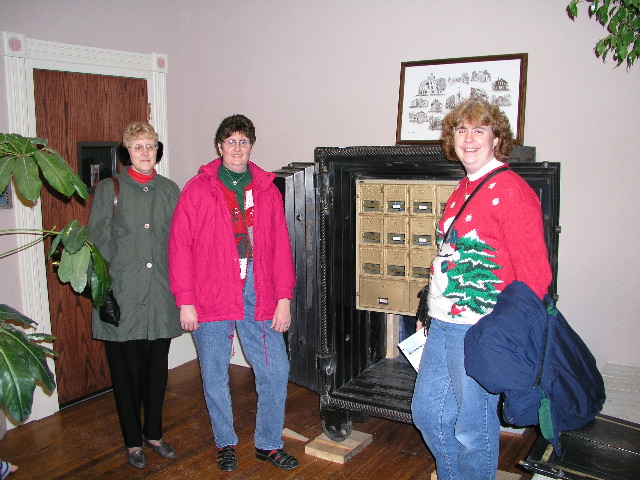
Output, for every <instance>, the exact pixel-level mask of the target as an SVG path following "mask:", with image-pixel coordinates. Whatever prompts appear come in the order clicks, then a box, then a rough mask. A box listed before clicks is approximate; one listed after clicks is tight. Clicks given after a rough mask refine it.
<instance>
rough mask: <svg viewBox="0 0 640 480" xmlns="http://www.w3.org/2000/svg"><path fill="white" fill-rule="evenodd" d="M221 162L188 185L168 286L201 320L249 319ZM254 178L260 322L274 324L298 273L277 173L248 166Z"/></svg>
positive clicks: (175, 224) (175, 227) (176, 220)
mask: <svg viewBox="0 0 640 480" xmlns="http://www.w3.org/2000/svg"><path fill="white" fill-rule="evenodd" d="M221 164H222V161H221V159H219V158H218V159H216V160H214V161H212V162H210V163H208V164H207V165H203V166H202V167H201V168H200V171H199V172H198V175H196V176H195V177H193V178H192V179H191V180H189V182H187V184H186V185H185V187H184V189H183V191H182V194H181V195H180V199H179V200H178V204H177V205H176V209H175V211H174V214H173V220H172V223H171V232H170V234H169V285H170V287H171V292H172V293H173V295H174V296H175V298H176V305H177V306H178V307H180V306H182V305H195V307H196V311H197V312H198V321H199V322H210V321H217V320H241V319H243V318H244V305H243V299H242V288H243V283H242V280H241V279H240V265H239V259H238V249H237V247H236V243H235V239H234V234H233V229H232V226H231V215H230V213H229V209H228V207H227V203H226V201H225V198H224V193H223V188H225V187H224V186H223V184H222V182H221V181H220V179H219V178H218V169H219V168H220V165H221ZM248 166H249V171H250V172H251V177H252V183H251V185H252V188H253V200H254V208H255V213H254V220H253V272H254V284H255V293H256V308H255V320H262V321H263V320H272V319H273V314H274V312H275V309H276V305H277V303H278V300H279V299H281V298H289V299H292V298H293V288H294V286H295V274H294V269H293V258H292V256H291V245H290V243H289V232H288V230H287V223H286V219H285V216H284V207H283V203H282V195H281V194H280V191H279V190H278V188H277V187H276V186H275V185H274V184H273V179H274V178H275V175H274V174H273V173H270V172H266V171H265V170H263V169H261V168H260V167H258V166H257V165H256V164H254V163H252V162H249V165H248Z"/></svg>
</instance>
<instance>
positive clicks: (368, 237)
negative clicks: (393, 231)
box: [359, 215, 384, 245]
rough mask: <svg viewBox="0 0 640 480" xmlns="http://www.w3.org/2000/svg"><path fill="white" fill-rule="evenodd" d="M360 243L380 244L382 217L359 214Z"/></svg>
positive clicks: (381, 238)
mask: <svg viewBox="0 0 640 480" xmlns="http://www.w3.org/2000/svg"><path fill="white" fill-rule="evenodd" d="M359 220H360V243H361V244H365V245H367V244H377V245H382V243H383V241H384V239H383V236H382V232H383V222H382V217H376V216H373V215H361V216H360V218H359Z"/></svg>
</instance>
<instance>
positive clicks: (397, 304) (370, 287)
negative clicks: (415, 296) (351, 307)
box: [359, 277, 409, 312]
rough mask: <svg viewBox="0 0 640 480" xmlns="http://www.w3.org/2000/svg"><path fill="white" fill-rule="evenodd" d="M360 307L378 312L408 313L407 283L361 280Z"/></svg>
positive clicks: (371, 279)
mask: <svg viewBox="0 0 640 480" xmlns="http://www.w3.org/2000/svg"><path fill="white" fill-rule="evenodd" d="M359 293H360V307H361V308H368V309H371V310H376V311H394V312H404V311H406V305H405V304H406V299H407V295H408V293H409V285H408V283H407V282H404V281H398V280H376V279H373V278H364V277H363V278H360V292H359Z"/></svg>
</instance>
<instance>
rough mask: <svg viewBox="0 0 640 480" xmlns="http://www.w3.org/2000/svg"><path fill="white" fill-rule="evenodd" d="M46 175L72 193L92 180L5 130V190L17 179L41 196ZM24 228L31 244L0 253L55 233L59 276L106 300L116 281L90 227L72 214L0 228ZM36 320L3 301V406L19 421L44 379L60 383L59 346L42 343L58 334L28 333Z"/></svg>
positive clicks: (31, 140) (0, 163)
mask: <svg viewBox="0 0 640 480" xmlns="http://www.w3.org/2000/svg"><path fill="white" fill-rule="evenodd" d="M42 178H44V180H45V181H46V182H47V183H48V184H49V185H50V186H51V187H53V188H54V189H55V190H57V191H58V192H60V193H61V194H63V195H65V196H66V197H71V196H72V195H74V194H77V195H78V196H80V197H81V198H82V199H85V200H86V198H87V197H88V192H87V186H86V185H85V184H84V182H83V181H82V180H81V179H80V177H79V176H78V175H77V174H76V173H75V172H74V171H73V170H72V169H71V167H70V166H69V164H68V163H66V162H65V161H64V160H63V159H62V157H61V156H60V155H59V154H58V153H57V152H56V151H55V150H53V149H51V148H50V147H48V146H47V141H46V140H44V139H41V138H36V137H23V136H22V135H18V134H4V133H0V191H3V190H4V189H5V188H6V187H7V185H8V184H9V182H11V180H12V179H13V183H14V185H15V188H16V191H17V192H18V193H19V194H20V195H21V196H22V197H24V199H26V200H28V201H30V202H35V201H36V200H37V199H38V198H39V197H40V190H41V187H42ZM17 233H24V234H29V235H33V236H34V237H35V239H34V240H33V241H32V242H29V243H28V244H26V245H22V246H19V247H17V248H15V249H13V250H9V251H7V252H3V253H0V259H2V258H5V257H7V256H9V255H12V254H14V253H16V252H18V251H20V250H22V249H24V248H29V247H31V246H33V245H36V244H37V243H39V242H42V241H44V239H45V238H47V237H51V238H52V242H51V248H50V249H49V252H48V257H49V258H50V257H51V255H52V254H53V253H54V251H56V250H57V251H59V252H62V254H61V258H60V264H59V267H58V271H57V274H58V278H59V279H60V281H62V282H63V283H67V282H68V283H69V284H70V285H71V287H72V288H73V289H74V290H75V291H76V292H78V293H83V292H87V293H85V294H86V295H89V292H90V296H91V299H92V302H93V305H94V306H96V307H99V306H102V305H103V304H104V299H105V297H106V295H107V293H108V291H109V287H110V286H111V281H112V279H111V276H110V275H109V271H108V264H107V262H106V261H105V260H104V258H103V257H102V255H101V254H100V252H99V250H98V248H97V247H96V246H95V245H93V244H92V243H91V242H89V241H88V237H89V230H88V229H87V228H86V227H85V226H83V225H81V224H80V223H79V222H78V221H77V220H75V219H73V220H71V221H70V222H69V223H68V224H67V225H66V226H65V227H64V228H62V229H60V230H57V229H56V227H54V228H52V229H51V230H28V231H24V230H17V229H9V230H0V234H1V235H10V234H17ZM36 325H37V323H36V322H34V321H33V320H32V319H30V318H28V317H26V316H25V315H23V314H22V313H20V312H19V311H17V310H15V309H14V308H12V307H10V306H8V305H4V304H1V305H0V407H4V408H5V409H6V411H7V413H8V414H9V415H11V416H12V417H13V418H14V419H16V420H18V421H19V422H22V421H24V420H25V419H26V418H27V417H28V416H29V414H30V413H31V407H32V404H33V394H34V391H35V387H36V384H37V383H38V382H40V383H41V384H42V385H43V386H44V387H45V388H47V389H48V390H49V391H53V389H54V388H55V386H56V385H55V380H54V376H53V373H52V372H51V370H50V369H49V367H48V365H47V357H48V356H55V355H56V354H55V352H54V351H53V350H51V349H50V348H48V347H46V346H44V345H42V343H43V342H51V341H53V340H54V337H53V336H52V335H48V334H44V333H27V332H25V331H24V329H25V328H26V329H29V328H32V327H34V326H36Z"/></svg>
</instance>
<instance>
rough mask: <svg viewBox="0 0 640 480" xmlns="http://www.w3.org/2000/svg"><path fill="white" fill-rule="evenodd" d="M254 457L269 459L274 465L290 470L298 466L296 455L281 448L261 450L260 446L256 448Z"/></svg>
mask: <svg viewBox="0 0 640 480" xmlns="http://www.w3.org/2000/svg"><path fill="white" fill-rule="evenodd" d="M256 458H257V459H258V460H262V461H265V460H269V461H270V462H271V463H273V464H274V465H275V466H276V467H278V468H282V469H284V470H291V469H292V468H296V467H297V466H298V460H296V457H294V456H293V455H289V454H288V453H287V452H285V451H284V450H282V449H281V448H278V449H274V450H262V449H260V448H256Z"/></svg>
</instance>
